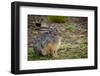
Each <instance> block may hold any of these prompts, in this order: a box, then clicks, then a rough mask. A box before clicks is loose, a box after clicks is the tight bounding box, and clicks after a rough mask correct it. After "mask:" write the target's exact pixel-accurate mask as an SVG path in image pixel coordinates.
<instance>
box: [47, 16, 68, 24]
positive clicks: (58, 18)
mask: <svg viewBox="0 0 100 76" xmlns="http://www.w3.org/2000/svg"><path fill="white" fill-rule="evenodd" d="M66 19H67V17H65V16H48V22H51V23H65V22H66Z"/></svg>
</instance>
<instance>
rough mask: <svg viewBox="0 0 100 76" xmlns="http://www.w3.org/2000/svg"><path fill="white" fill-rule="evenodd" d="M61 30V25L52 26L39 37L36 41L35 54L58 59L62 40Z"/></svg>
mask: <svg viewBox="0 0 100 76" xmlns="http://www.w3.org/2000/svg"><path fill="white" fill-rule="evenodd" d="M61 30H62V29H61V25H60V24H50V25H49V27H48V30H47V32H45V33H43V34H41V35H39V36H37V37H36V39H35V40H34V41H35V42H34V45H33V49H34V52H35V53H36V54H38V55H43V56H46V55H47V56H52V57H54V58H55V57H58V49H59V48H60V45H61V40H62V37H61V34H62V31H61Z"/></svg>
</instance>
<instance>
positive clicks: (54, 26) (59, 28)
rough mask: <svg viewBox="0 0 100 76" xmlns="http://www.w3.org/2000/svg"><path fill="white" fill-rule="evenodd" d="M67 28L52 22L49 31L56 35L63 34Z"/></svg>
mask: <svg viewBox="0 0 100 76" xmlns="http://www.w3.org/2000/svg"><path fill="white" fill-rule="evenodd" d="M64 30H65V28H64V25H62V24H50V25H49V32H50V33H53V34H55V35H59V36H61V35H62V34H63V32H64Z"/></svg>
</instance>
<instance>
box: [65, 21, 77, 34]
mask: <svg viewBox="0 0 100 76" xmlns="http://www.w3.org/2000/svg"><path fill="white" fill-rule="evenodd" d="M65 26H66V29H68V30H70V31H71V32H74V31H75V30H76V29H77V27H78V26H77V24H75V23H70V24H66V25H65Z"/></svg>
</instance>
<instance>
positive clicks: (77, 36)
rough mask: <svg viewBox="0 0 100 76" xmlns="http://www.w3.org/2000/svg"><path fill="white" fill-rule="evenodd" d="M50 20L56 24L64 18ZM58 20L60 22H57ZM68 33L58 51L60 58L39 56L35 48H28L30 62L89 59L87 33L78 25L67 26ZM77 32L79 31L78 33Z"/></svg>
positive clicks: (70, 24)
mask: <svg viewBox="0 0 100 76" xmlns="http://www.w3.org/2000/svg"><path fill="white" fill-rule="evenodd" d="M49 20H51V22H52V21H54V22H60V21H61V22H63V20H64V18H63V16H62V17H60V16H57V17H56V16H55V17H54V16H53V17H52V16H50V17H49ZM56 20H58V21H56ZM65 27H66V30H67V32H66V33H64V36H63V40H62V43H61V46H60V49H59V50H58V56H59V57H58V58H53V57H50V56H39V55H36V54H35V53H34V50H33V48H31V47H29V48H28V60H29V61H32V60H54V59H81V58H87V57H88V47H87V46H88V43H87V32H85V33H82V32H84V30H87V29H83V28H81V27H79V25H78V24H75V23H69V24H65ZM77 30H79V31H78V32H77Z"/></svg>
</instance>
